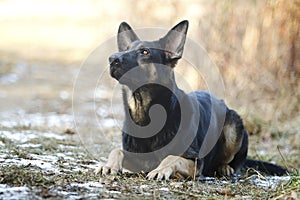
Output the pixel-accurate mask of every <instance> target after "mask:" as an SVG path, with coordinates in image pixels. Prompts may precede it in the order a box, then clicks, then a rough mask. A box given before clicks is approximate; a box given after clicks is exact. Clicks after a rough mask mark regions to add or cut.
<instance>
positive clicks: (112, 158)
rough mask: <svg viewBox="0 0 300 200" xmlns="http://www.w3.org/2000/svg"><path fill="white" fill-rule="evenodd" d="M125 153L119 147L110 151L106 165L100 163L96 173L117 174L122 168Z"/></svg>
mask: <svg viewBox="0 0 300 200" xmlns="http://www.w3.org/2000/svg"><path fill="white" fill-rule="evenodd" d="M123 159H124V153H123V151H122V150H121V149H119V148H117V149H114V150H112V151H111V152H110V154H109V156H108V161H107V163H106V165H104V166H102V165H100V166H99V167H98V168H97V169H96V170H95V172H96V174H98V173H99V174H102V175H106V174H113V175H115V174H117V173H118V171H120V170H121V169H122V163H123Z"/></svg>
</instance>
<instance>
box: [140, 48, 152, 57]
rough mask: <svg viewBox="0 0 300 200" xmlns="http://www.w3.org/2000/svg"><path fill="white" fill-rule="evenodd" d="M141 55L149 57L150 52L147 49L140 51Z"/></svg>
mask: <svg viewBox="0 0 300 200" xmlns="http://www.w3.org/2000/svg"><path fill="white" fill-rule="evenodd" d="M141 54H143V55H145V56H146V55H149V54H150V51H149V49H142V50H141Z"/></svg>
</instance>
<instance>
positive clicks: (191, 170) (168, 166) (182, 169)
mask: <svg viewBox="0 0 300 200" xmlns="http://www.w3.org/2000/svg"><path fill="white" fill-rule="evenodd" d="M195 173H196V172H195V162H194V161H192V160H188V159H185V158H182V157H180V156H173V155H170V156H167V157H166V158H165V159H163V161H161V163H160V164H159V166H158V167H157V168H156V169H154V170H152V171H151V172H149V174H148V175H147V178H148V179H155V177H156V179H157V180H161V179H165V180H168V179H169V178H170V176H171V175H173V176H176V175H181V176H184V177H194V174H195Z"/></svg>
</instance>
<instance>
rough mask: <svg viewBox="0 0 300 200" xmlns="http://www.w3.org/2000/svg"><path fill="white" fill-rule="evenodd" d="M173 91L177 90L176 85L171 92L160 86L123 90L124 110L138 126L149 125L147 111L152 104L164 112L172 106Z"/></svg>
mask: <svg viewBox="0 0 300 200" xmlns="http://www.w3.org/2000/svg"><path fill="white" fill-rule="evenodd" d="M174 90H179V89H178V88H177V86H176V85H174V87H173V91H170V90H169V89H167V88H165V87H162V86H158V85H156V86H153V85H152V86H142V87H140V88H138V89H137V90H135V91H133V92H132V91H131V90H129V89H125V88H123V100H124V104H125V105H124V106H125V109H128V110H129V114H130V116H126V117H131V119H132V120H133V121H134V122H135V123H136V124H137V125H140V126H145V125H148V124H149V123H150V117H149V109H150V108H151V106H152V105H154V104H160V105H162V106H163V107H164V108H165V109H166V111H167V112H168V111H169V110H171V107H172V106H174V104H173V103H171V102H172V101H174V100H175V98H174V94H173V93H174ZM125 113H126V112H125Z"/></svg>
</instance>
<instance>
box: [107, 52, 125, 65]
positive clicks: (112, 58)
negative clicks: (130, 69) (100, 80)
mask: <svg viewBox="0 0 300 200" xmlns="http://www.w3.org/2000/svg"><path fill="white" fill-rule="evenodd" d="M108 60H109V64H110V66H117V65H120V63H121V62H122V60H121V57H120V56H119V55H116V54H113V55H111V56H110V57H109V59H108Z"/></svg>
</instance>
